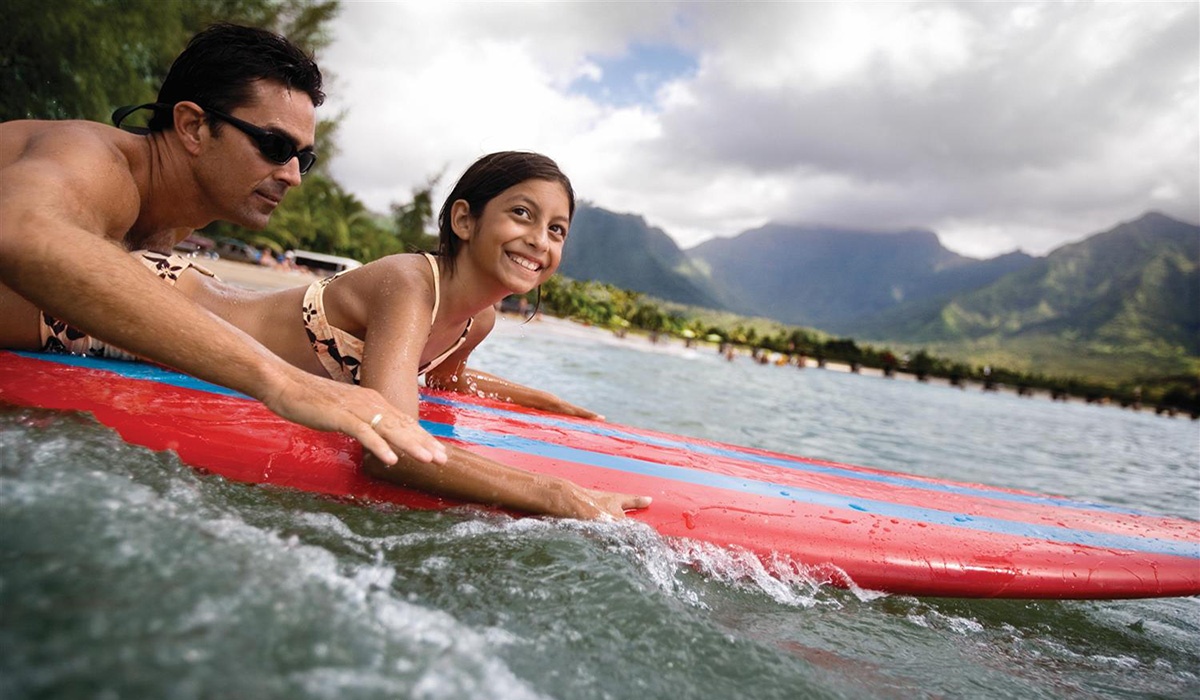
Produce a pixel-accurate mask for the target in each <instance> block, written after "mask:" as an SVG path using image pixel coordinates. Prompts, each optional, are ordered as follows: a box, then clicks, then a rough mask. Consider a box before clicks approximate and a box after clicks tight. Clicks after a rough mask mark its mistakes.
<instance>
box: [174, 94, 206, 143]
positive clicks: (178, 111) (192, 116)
mask: <svg viewBox="0 0 1200 700" xmlns="http://www.w3.org/2000/svg"><path fill="white" fill-rule="evenodd" d="M171 113H172V115H173V116H174V117H175V134H176V135H177V136H178V137H179V140H180V141H181V142H182V143H183V147H184V148H185V149H187V152H188V153H191V154H192V155H197V154H199V153H200V147H201V146H202V145H203V141H204V138H205V137H207V136H209V135H210V133H209V131H208V118H207V117H206V116H205V115H204V110H203V109H201V108H200V105H198V104H196V103H195V102H176V103H175V107H174V108H173V109H172V112H171Z"/></svg>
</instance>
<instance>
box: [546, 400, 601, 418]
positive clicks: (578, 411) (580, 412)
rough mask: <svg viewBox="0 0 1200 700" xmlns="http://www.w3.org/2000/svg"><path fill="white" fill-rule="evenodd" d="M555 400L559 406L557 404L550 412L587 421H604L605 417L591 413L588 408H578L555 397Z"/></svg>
mask: <svg viewBox="0 0 1200 700" xmlns="http://www.w3.org/2000/svg"><path fill="white" fill-rule="evenodd" d="M555 400H556V401H557V404H555V405H554V406H553V407H551V408H549V409H548V410H551V411H554V412H555V413H561V414H563V415H564V416H574V417H576V418H586V419H587V420H604V416H602V415H600V414H599V413H596V412H595V411H589V410H588V409H586V408H582V407H580V406H576V405H575V404H570V403H567V402H566V401H563V400H562V399H559V398H557V397H555Z"/></svg>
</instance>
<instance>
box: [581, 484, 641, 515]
mask: <svg viewBox="0 0 1200 700" xmlns="http://www.w3.org/2000/svg"><path fill="white" fill-rule="evenodd" d="M573 490H574V492H575V493H574V503H573V504H572V506H571V509H570V511H569V512H566V513H564V514H563V515H564V516H565V517H568V518H578V519H580V520H621V519H623V518H624V517H625V511H628V510H641V509H642V508H648V507H650V502H651V500H653V499H651V498H650V497H649V496H631V495H629V494H626V493H615V492H613V491H598V490H595V489H588V488H584V487H582V486H576V487H575V488H574V489H573Z"/></svg>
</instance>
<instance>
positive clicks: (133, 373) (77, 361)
mask: <svg viewBox="0 0 1200 700" xmlns="http://www.w3.org/2000/svg"><path fill="white" fill-rule="evenodd" d="M10 352H12V354H14V355H20V356H21V357H27V358H29V359H31V360H43V361H45V362H57V363H58V364H60V365H70V366H71V367H83V368H86V369H99V370H104V371H106V372H112V373H114V374H119V375H121V376H122V377H126V378H128V379H143V380H145V381H149V382H158V383H159V384H167V385H169V386H177V387H179V388H181V389H195V390H196V391H207V392H208V393H210V394H221V395H222V396H236V397H239V398H243V399H251V400H253V399H252V398H251V397H249V396H246V395H245V394H243V393H241V392H238V391H234V390H233V389H228V388H226V387H223V386H220V385H219V384H212V383H209V382H206V381H204V380H202V379H196V378H195V377H193V376H191V375H187V374H183V373H182V372H176V371H175V370H171V369H166V368H165V367H159V366H158V365H152V364H148V363H145V362H128V361H126V360H108V359H104V358H101V357H87V356H84V355H64V354H59V353H52V352H24V351H10Z"/></svg>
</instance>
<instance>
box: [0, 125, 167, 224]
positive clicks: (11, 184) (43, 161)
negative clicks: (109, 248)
mask: <svg viewBox="0 0 1200 700" xmlns="http://www.w3.org/2000/svg"><path fill="white" fill-rule="evenodd" d="M144 139H145V137H142V136H136V135H134V134H128V133H125V132H122V131H120V130H118V129H114V128H112V127H108V126H105V125H103V124H97V123H95V122H86V121H33V120H29V121H15V122H6V123H4V124H0V190H2V191H3V192H4V199H6V200H8V202H9V203H10V204H11V203H12V202H14V201H18V202H23V203H25V204H28V205H29V206H39V207H40V206H46V205H52V206H54V207H55V208H63V209H72V210H74V211H75V213H77V214H80V215H82V216H83V217H84V218H92V217H96V218H98V219H99V220H101V221H98V222H97V223H102V227H103V228H105V229H110V230H108V231H107V233H108V235H110V236H114V235H116V234H117V229H119V228H120V227H122V226H124V227H126V228H127V227H128V226H129V225H130V224H131V223H132V222H133V220H134V219H135V218H136V217H137V210H138V207H139V199H140V197H139V194H138V189H137V183H136V180H135V176H134V167H135V165H134V164H133V163H132V162H131V158H136V157H137V153H138V149H139V147H141V148H144V146H143V145H142V144H140V143H139V141H144ZM110 227H111V228H110ZM121 233H122V234H123V231H121Z"/></svg>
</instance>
